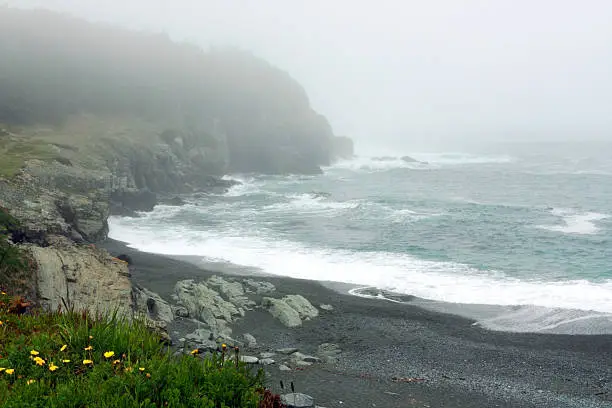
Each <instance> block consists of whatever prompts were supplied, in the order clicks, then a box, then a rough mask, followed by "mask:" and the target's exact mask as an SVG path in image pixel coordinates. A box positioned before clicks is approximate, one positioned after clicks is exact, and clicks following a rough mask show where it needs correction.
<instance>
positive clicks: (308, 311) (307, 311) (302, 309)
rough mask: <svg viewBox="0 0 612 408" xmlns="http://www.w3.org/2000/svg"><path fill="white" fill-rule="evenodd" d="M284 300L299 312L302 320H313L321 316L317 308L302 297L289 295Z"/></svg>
mask: <svg viewBox="0 0 612 408" xmlns="http://www.w3.org/2000/svg"><path fill="white" fill-rule="evenodd" d="M283 300H284V301H285V303H287V304H288V305H289V306H291V308H292V309H294V310H295V311H296V312H298V314H299V316H300V319H312V318H314V317H317V316H318V315H319V311H318V310H317V308H316V307H314V306H313V305H312V304H311V303H310V302H309V301H308V299H306V298H305V297H304V296H302V295H287V296H285V297H283Z"/></svg>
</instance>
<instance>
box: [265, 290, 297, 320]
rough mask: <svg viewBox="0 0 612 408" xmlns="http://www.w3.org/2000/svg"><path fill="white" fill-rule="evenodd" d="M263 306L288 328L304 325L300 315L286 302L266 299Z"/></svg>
mask: <svg viewBox="0 0 612 408" xmlns="http://www.w3.org/2000/svg"><path fill="white" fill-rule="evenodd" d="M263 306H264V307H265V308H267V309H268V311H269V312H270V314H271V315H272V316H273V317H274V318H276V319H278V320H279V321H280V322H281V323H282V324H284V325H285V326H287V327H299V326H301V325H302V319H301V318H300V314H299V313H298V312H297V311H296V310H295V309H293V308H292V307H291V306H289V304H288V303H287V302H285V301H284V300H281V299H275V298H270V297H265V298H264V299H263Z"/></svg>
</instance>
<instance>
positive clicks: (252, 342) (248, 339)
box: [242, 333, 257, 348]
mask: <svg viewBox="0 0 612 408" xmlns="http://www.w3.org/2000/svg"><path fill="white" fill-rule="evenodd" d="M242 338H243V339H244V344H245V345H246V346H247V347H248V348H255V347H257V339H255V337H254V336H253V335H252V334H250V333H245V334H243V335H242Z"/></svg>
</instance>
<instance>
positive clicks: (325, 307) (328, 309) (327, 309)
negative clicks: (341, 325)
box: [319, 304, 334, 312]
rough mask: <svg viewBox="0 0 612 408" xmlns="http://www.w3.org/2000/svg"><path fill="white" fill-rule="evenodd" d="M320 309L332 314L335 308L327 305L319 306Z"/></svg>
mask: <svg viewBox="0 0 612 408" xmlns="http://www.w3.org/2000/svg"><path fill="white" fill-rule="evenodd" d="M319 308H320V309H323V310H325V311H327V312H331V311H332V310H334V307H333V306H332V305H326V304H322V305H319Z"/></svg>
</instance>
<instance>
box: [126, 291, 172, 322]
mask: <svg viewBox="0 0 612 408" xmlns="http://www.w3.org/2000/svg"><path fill="white" fill-rule="evenodd" d="M132 299H133V302H134V309H135V312H136V313H138V314H141V315H145V316H147V317H148V318H149V319H152V320H160V321H163V322H166V323H170V322H171V321H173V320H174V313H173V312H172V307H171V306H170V305H169V304H168V302H166V301H165V300H164V299H162V298H161V296H159V295H158V294H157V293H154V292H151V291H150V290H148V289H146V288H143V287H141V286H138V285H134V287H133V288H132Z"/></svg>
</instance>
